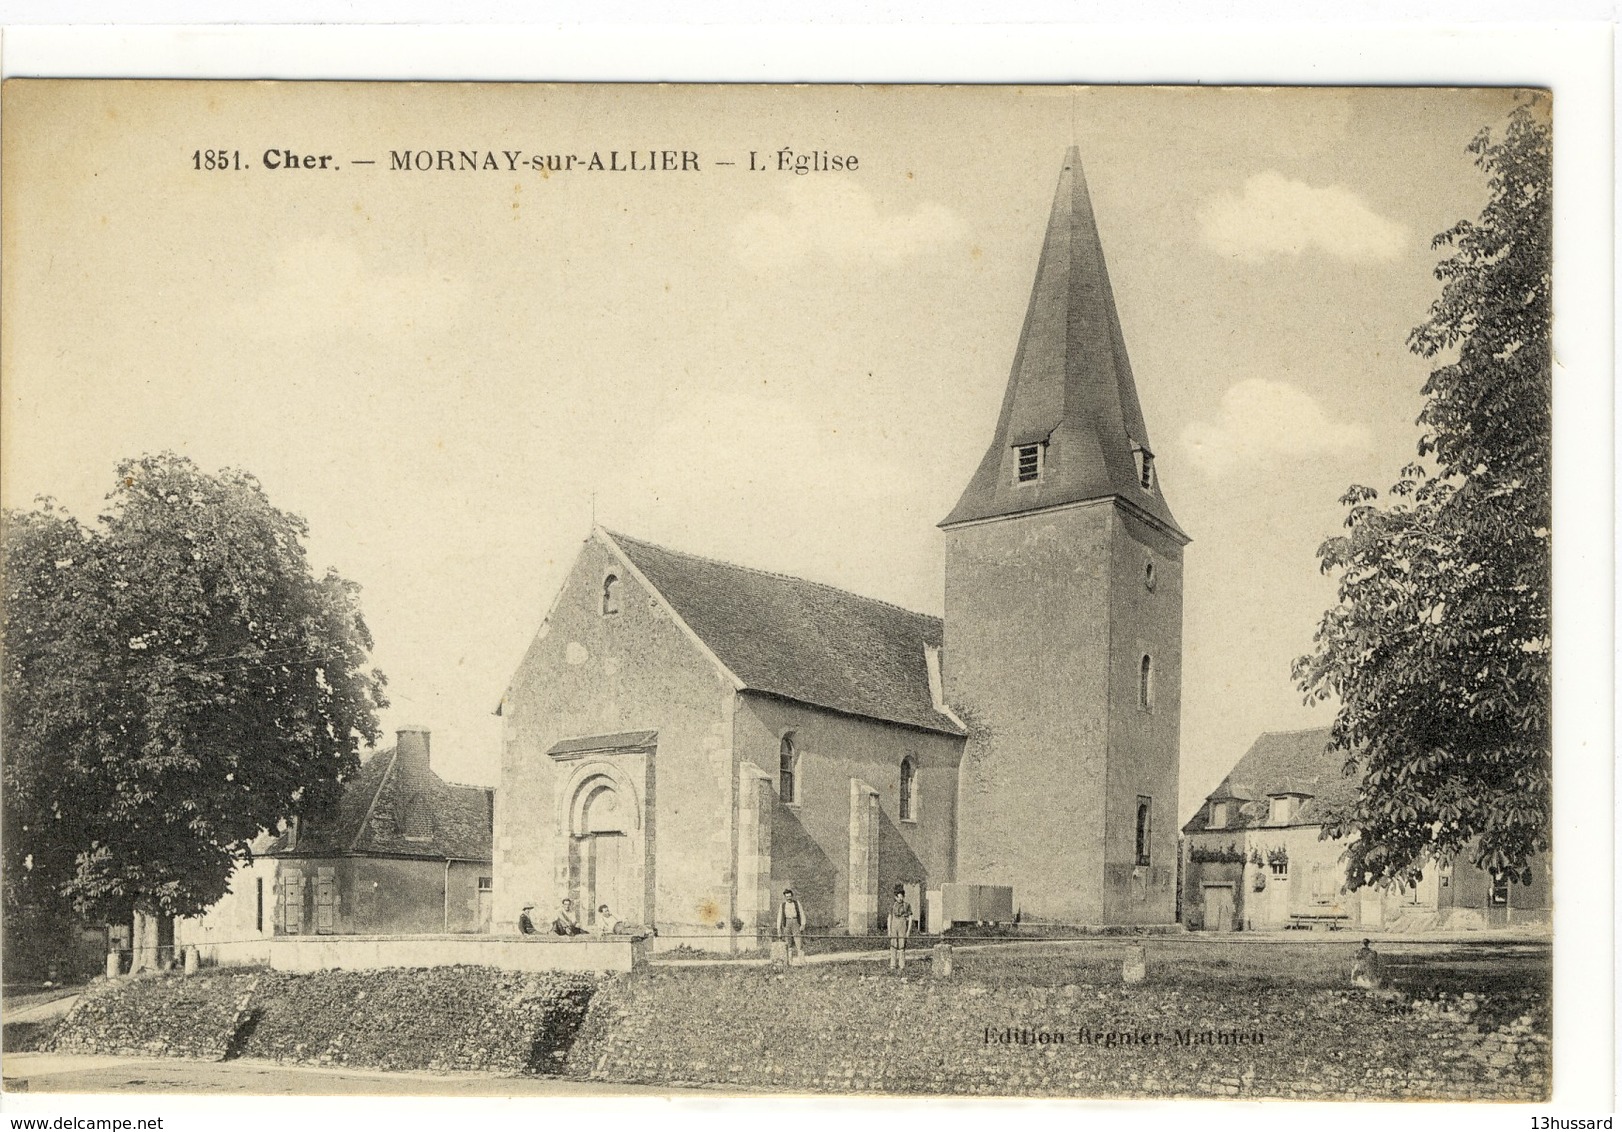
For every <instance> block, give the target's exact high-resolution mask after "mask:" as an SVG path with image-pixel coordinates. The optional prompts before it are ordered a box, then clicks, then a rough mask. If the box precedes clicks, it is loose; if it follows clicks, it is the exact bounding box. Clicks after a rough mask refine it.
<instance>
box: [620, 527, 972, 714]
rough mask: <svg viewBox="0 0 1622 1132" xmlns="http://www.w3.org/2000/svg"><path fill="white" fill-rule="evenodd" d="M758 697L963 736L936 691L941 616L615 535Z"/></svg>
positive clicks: (680, 613) (633, 560) (635, 563)
mask: <svg viewBox="0 0 1622 1132" xmlns="http://www.w3.org/2000/svg"><path fill="white" fill-rule="evenodd" d="M605 533H607V534H608V536H609V537H610V538H611V539H612V540H613V541H614V543H615V544H617V545H618V546H619V548H620V550H621V552H622V553H623V554H624V555H625V556H626V558H628V559H629V560H630V562H631V564H632V565H633V566H635V567H636V568H637V570H639V571H640V572H641V573H642V575H643V576H644V577H645V578H647V580H648V582H649V583H650V584H652V586H653V587H654V588H655V589H656V590H658V591H659V593H660V594H661V595H663V597H664V599H665V600H666V601H667V602H669V603H670V607H671V608H672V609H674V610H675V611H676V614H677V615H678V616H679V617H680V618H681V619H682V620H683V621H685V622H686V623H687V625H688V627H689V628H690V629H692V631H693V632H694V633H695V634H696V635H697V636H698V638H699V639H700V640H701V641H703V642H704V644H705V646H706V647H708V648H709V650H710V651H711V652H713V653H714V654H715V656H716V659H718V660H719V661H720V662H721V663H722V664H724V665H725V666H726V667H727V668H728V669H730V670H731V672H732V674H733V675H735V676H736V677H737V678H738V679H739V681H741V682H742V684H743V685H744V687H745V688H746V689H748V690H750V691H755V692H764V693H768V694H770V695H774V696H781V697H783V698H785V699H790V700H797V701H799V702H800V703H806V704H812V705H814V706H817V707H823V708H831V709H832V710H834V711H838V712H844V713H845V714H847V715H858V716H865V717H867V718H869V719H878V720H885V721H888V722H891V723H901V724H905V725H907V726H909V727H918V728H922V729H923V730H926V731H937V732H941V733H944V734H947V735H962V734H963V729H962V728H961V727H959V726H958V725H957V723H956V722H954V721H953V720H952V719H951V718H950V717H949V716H946V715H944V714H942V713H941V712H939V711H936V710H935V706H934V701H933V699H932V698H931V695H930V687H929V668H928V663H927V662H926V660H925V659H924V650H925V647H926V646H934V647H936V648H939V647H940V644H941V619H940V618H939V617H930V616H928V615H926V614H923V613H914V612H912V611H911V610H907V609H902V608H901V607H899V606H895V605H890V604H889V603H887V602H882V601H875V600H874V599H873V598H868V597H861V596H859V595H857V594H853V593H850V592H848V591H846V590H841V589H835V588H834V587H833V586H825V585H822V584H820V583H818V582H808V581H806V580H805V579H803V578H793V577H789V576H788V575H785V574H771V573H767V572H766V571H764V570H753V569H750V568H748V567H745V566H734V565H732V564H730V563H727V562H718V561H715V560H714V559H710V558H700V557H697V556H696V555H692V554H683V553H681V552H679V551H674V550H669V549H667V548H665V547H662V546H655V545H654V544H653V543H649V542H643V541H642V540H640V539H635V538H630V537H628V536H626V535H621V534H616V533H614V532H612V531H609V532H605Z"/></svg>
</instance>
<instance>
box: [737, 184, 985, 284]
mask: <svg viewBox="0 0 1622 1132" xmlns="http://www.w3.org/2000/svg"><path fill="white" fill-rule="evenodd" d="M785 196H786V197H787V202H786V203H787V208H786V210H785V211H782V212H769V211H766V210H764V209H762V210H757V211H755V212H751V213H749V214H748V215H746V216H745V217H744V218H743V219H742V220H740V221H739V222H738V223H737V225H736V226H735V227H734V228H733V232H732V238H733V248H734V250H735V251H736V253H737V255H738V258H739V259H742V260H743V261H744V262H745V263H747V264H750V265H752V266H756V267H760V268H770V267H771V266H773V265H779V264H783V263H791V262H795V261H799V260H805V259H818V258H821V259H827V260H830V261H833V262H835V263H841V264H876V265H879V266H888V265H891V264H895V263H899V262H900V261H902V260H904V259H907V258H909V257H911V256H915V255H920V254H924V253H927V252H931V251H935V250H938V249H940V248H943V247H946V246H948V245H950V244H952V243H954V242H956V241H958V240H961V239H962V238H963V236H964V234H965V233H966V232H967V226H966V225H965V224H964V223H963V220H962V219H961V218H960V217H959V216H958V215H957V214H956V213H954V212H953V211H952V210H951V209H949V208H946V207H944V206H943V205H939V204H935V203H933V202H929V201H926V202H925V203H923V204H920V205H919V206H918V207H917V208H915V209H913V211H911V212H887V213H885V212H880V211H879V207H878V204H877V203H876V202H875V201H874V200H873V197H872V196H871V195H870V194H869V193H868V192H867V190H865V189H863V188H862V187H861V186H859V185H856V184H853V183H851V182H848V181H833V182H817V181H805V182H796V183H795V184H793V185H791V186H790V187H788V188H787V189H786V190H785Z"/></svg>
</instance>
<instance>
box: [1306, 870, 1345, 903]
mask: <svg viewBox="0 0 1622 1132" xmlns="http://www.w3.org/2000/svg"><path fill="white" fill-rule="evenodd" d="M1339 891H1340V883H1339V881H1338V879H1337V878H1336V876H1335V872H1334V869H1333V868H1331V867H1330V866H1329V865H1326V864H1324V863H1323V862H1322V861H1315V862H1313V865H1312V902H1313V903H1314V904H1328V903H1329V902H1330V901H1332V900H1334V898H1335V894H1336V893H1338V892H1339Z"/></svg>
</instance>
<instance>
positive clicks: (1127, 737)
mask: <svg viewBox="0 0 1622 1132" xmlns="http://www.w3.org/2000/svg"><path fill="white" fill-rule="evenodd" d="M1109 510H1110V512H1111V518H1112V521H1113V523H1114V526H1115V532H1114V534H1113V536H1112V538H1111V541H1110V546H1111V554H1110V581H1109V585H1110V608H1111V613H1112V616H1111V630H1110V633H1111V640H1110V651H1111V656H1112V661H1111V668H1110V677H1109V696H1110V705H1109V718H1110V758H1109V769H1108V773H1107V775H1106V800H1105V803H1104V812H1105V823H1106V828H1105V835H1104V922H1106V923H1111V924H1169V923H1172V922H1173V921H1174V920H1175V919H1176V914H1177V909H1176V897H1177V894H1176V889H1175V887H1174V886H1175V885H1176V877H1177V825H1178V816H1177V805H1178V797H1177V779H1178V757H1179V753H1180V752H1179V747H1178V732H1179V719H1180V716H1181V712H1182V687H1183V673H1182V656H1183V548H1182V546H1181V545H1179V544H1178V543H1177V542H1176V541H1175V540H1173V539H1172V538H1170V537H1169V536H1167V535H1165V534H1163V533H1161V532H1160V531H1159V530H1157V529H1156V528H1154V527H1152V526H1150V525H1149V524H1148V523H1145V522H1143V521H1142V520H1141V519H1138V518H1136V517H1135V516H1133V515H1130V514H1128V513H1127V512H1125V511H1123V510H1122V509H1121V508H1118V507H1116V508H1110V509H1109ZM1146 656H1147V657H1149V658H1150V672H1149V688H1148V693H1149V694H1148V706H1147V707H1145V706H1144V705H1143V703H1142V693H1143V689H1142V687H1141V685H1142V680H1143V674H1142V670H1141V664H1142V659H1143V658H1144V657H1146ZM1142 798H1147V799H1148V800H1149V830H1150V836H1149V845H1148V850H1149V852H1148V858H1149V862H1148V864H1147V865H1144V864H1140V863H1139V858H1138V852H1137V849H1138V845H1137V833H1138V830H1137V813H1138V804H1139V799H1142Z"/></svg>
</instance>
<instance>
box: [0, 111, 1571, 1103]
mask: <svg viewBox="0 0 1622 1132" xmlns="http://www.w3.org/2000/svg"><path fill="white" fill-rule="evenodd" d="M1557 144H1558V138H1557V137H1556V135H1555V132H1554V130H1553V112H1552V103H1551V96H1550V94H1549V92H1548V91H1545V90H1540V89H1530V88H1525V89H1523V88H1463V87H1454V88H1418V87H1390V88H1336V87H1325V88H1314V89H1307V88H1299V89H1281V88H1264V87H1215V88H1211V87H1205V88H1197V87H1176V86H1162V87H1141V86H1140V87H1130V86H1127V87H1040V86H1031V87H1010V86H985V87H951V86H913V87H856V86H828V87H790V86H745V87H720V86H703V85H690V86H682V85H674V86H672V85H654V84H647V85H617V86H616V85H592V84H583V85H547V84H528V85H526V84H410V83H370V84H369V83H325V82H309V83H302V82H285V83H246V82H134V81H47V80H12V81H10V82H8V83H7V84H6V86H5V90H4V186H3V187H4V269H3V270H4V277H3V283H4V306H3V335H0V338H3V341H0V361H3V376H4V401H3V413H4V415H3V429H4V435H3V440H4V444H3V450H4V454H3V461H4V463H3V476H4V478H3V492H4V502H5V506H6V508H7V510H6V525H5V552H6V591H5V601H6V607H5V611H4V615H5V633H6V652H7V656H6V667H5V672H4V678H5V687H4V693H5V704H4V707H5V713H4V714H5V719H4V728H5V731H4V770H5V791H4V800H5V806H6V809H5V815H4V816H5V821H4V826H5V837H6V839H5V847H4V848H5V856H4V861H3V869H4V880H5V898H6V903H5V921H4V945H5V946H4V955H5V964H6V972H5V991H6V1000H5V1007H4V1019H3V1021H4V1023H5V1037H6V1049H7V1051H8V1053H7V1055H6V1063H5V1079H6V1087H7V1088H8V1089H13V1090H16V1089H20V1088H27V1089H28V1090H30V1092H42V1091H45V1092H51V1091H55V1092H98V1091H120V1090H129V1089H136V1090H139V1089H143V1088H145V1089H158V1090H173V1091H175V1092H203V1093H208V1092H219V1091H225V1092H248V1093H354V1092H360V1093H384V1094H402V1093H413V1094H415V1093H446V1094H452V1095H479V1096H492V1095H494V1096H536V1095H539V1096H553V1097H561V1096H579V1095H599V1094H603V1095H624V1094H626V1093H628V1092H633V1093H634V1092H647V1093H651V1094H656V1095H662V1094H667V1093H684V1092H688V1091H705V1090H708V1091H719V1092H720V1093H722V1094H748V1095H756V1094H793V1095H806V1094H813V1095H857V1096H873V1095H899V1096H917V1095H949V1096H964V1095H973V1096H994V1097H1009V1096H1016V1097H1062V1098H1206V1099H1210V1098H1241V1099H1253V1098H1270V1099H1292V1100H1337V1101H1339V1100H1451V1101H1522V1102H1539V1101H1546V1100H1547V1099H1549V1097H1550V1095H1551V1089H1552V1085H1553V1079H1554V1078H1553V1066H1554V1064H1555V1062H1556V1059H1557V1058H1558V1057H1559V1056H1560V1055H1561V1051H1560V1049H1559V1048H1557V1047H1558V1043H1556V1042H1554V1041H1553V1037H1552V1035H1553V1029H1552V1022H1551V998H1552V990H1551V983H1552V979H1553V972H1554V967H1553V962H1552V958H1551V955H1552V946H1553V940H1552V909H1553V877H1554V866H1553V864H1552V862H1553V861H1554V860H1555V857H1554V853H1553V849H1552V845H1553V840H1554V839H1553V836H1552V831H1553V828H1554V823H1553V810H1552V802H1551V800H1552V793H1551V789H1552V788H1551V781H1552V761H1551V760H1552V755H1551V751H1552V747H1551V742H1552V740H1551V722H1550V703H1551V693H1550V677H1549V673H1550V657H1551V648H1552V645H1551V633H1552V630H1551V622H1550V598H1551V592H1552V582H1551V573H1550V571H1551V560H1552V557H1553V555H1552V551H1551V546H1552V543H1551V538H1552V535H1551V530H1552V528H1553V527H1554V526H1555V524H1554V523H1553V521H1552V519H1551V510H1552V498H1553V497H1552V489H1551V467H1552V459H1553V457H1552V455H1551V449H1552V437H1553V432H1552V424H1551V421H1552V405H1551V401H1552V398H1551V388H1552V385H1551V382H1552V377H1551V366H1552V361H1551V353H1552V345H1551V338H1550V326H1551V317H1552V316H1551V311H1552V306H1551V302H1552V300H1551V280H1552V272H1553V265H1552V257H1553V252H1552V249H1553V243H1552V236H1551V231H1552V227H1551V225H1552V216H1553V204H1552V202H1553V197H1552V188H1551V173H1552V169H1553V154H1554V152H1555V147H1556V146H1557ZM1564 408H1565V407H1564V406H1563V409H1564ZM1578 411H1579V412H1580V411H1581V408H1580V407H1579V408H1578ZM87 1055H97V1056H96V1057H94V1058H92V1057H89V1056H87Z"/></svg>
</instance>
